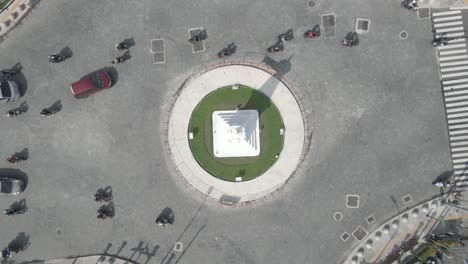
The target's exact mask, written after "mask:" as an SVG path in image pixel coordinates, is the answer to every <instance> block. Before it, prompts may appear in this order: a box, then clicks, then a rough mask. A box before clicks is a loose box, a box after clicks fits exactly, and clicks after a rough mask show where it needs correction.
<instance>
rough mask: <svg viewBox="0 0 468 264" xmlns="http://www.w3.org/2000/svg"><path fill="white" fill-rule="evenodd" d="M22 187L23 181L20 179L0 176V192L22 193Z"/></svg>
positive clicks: (23, 185)
mask: <svg viewBox="0 0 468 264" xmlns="http://www.w3.org/2000/svg"><path fill="white" fill-rule="evenodd" d="M24 187H25V184H24V181H23V180H21V179H12V178H7V177H0V193H4V194H10V195H16V194H20V193H22V192H23V191H24Z"/></svg>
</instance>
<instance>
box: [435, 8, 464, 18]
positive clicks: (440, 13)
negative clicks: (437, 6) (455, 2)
mask: <svg viewBox="0 0 468 264" xmlns="http://www.w3.org/2000/svg"><path fill="white" fill-rule="evenodd" d="M455 14H461V11H460V10H454V11H445V12H437V13H432V16H433V17H435V16H448V15H455Z"/></svg>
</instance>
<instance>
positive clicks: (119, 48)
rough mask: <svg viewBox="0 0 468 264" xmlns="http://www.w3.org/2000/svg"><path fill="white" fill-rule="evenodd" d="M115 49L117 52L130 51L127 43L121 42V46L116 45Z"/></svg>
mask: <svg viewBox="0 0 468 264" xmlns="http://www.w3.org/2000/svg"><path fill="white" fill-rule="evenodd" d="M115 48H116V49H117V50H120V51H123V50H127V49H129V48H130V47H129V46H128V44H127V43H126V42H120V43H119V44H117V45H115Z"/></svg>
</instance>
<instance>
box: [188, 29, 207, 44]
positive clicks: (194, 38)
mask: <svg viewBox="0 0 468 264" xmlns="http://www.w3.org/2000/svg"><path fill="white" fill-rule="evenodd" d="M207 37H208V36H207V35H206V31H205V30H202V31H200V33H198V34H197V35H194V36H192V37H191V38H190V39H189V42H190V43H195V42H199V41H202V40H205V39H206V38H207Z"/></svg>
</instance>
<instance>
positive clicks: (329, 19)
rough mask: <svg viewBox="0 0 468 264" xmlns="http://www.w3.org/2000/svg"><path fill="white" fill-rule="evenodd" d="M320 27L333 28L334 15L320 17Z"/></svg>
mask: <svg viewBox="0 0 468 264" xmlns="http://www.w3.org/2000/svg"><path fill="white" fill-rule="evenodd" d="M322 25H323V26H324V27H334V26H335V14H324V15H322Z"/></svg>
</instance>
